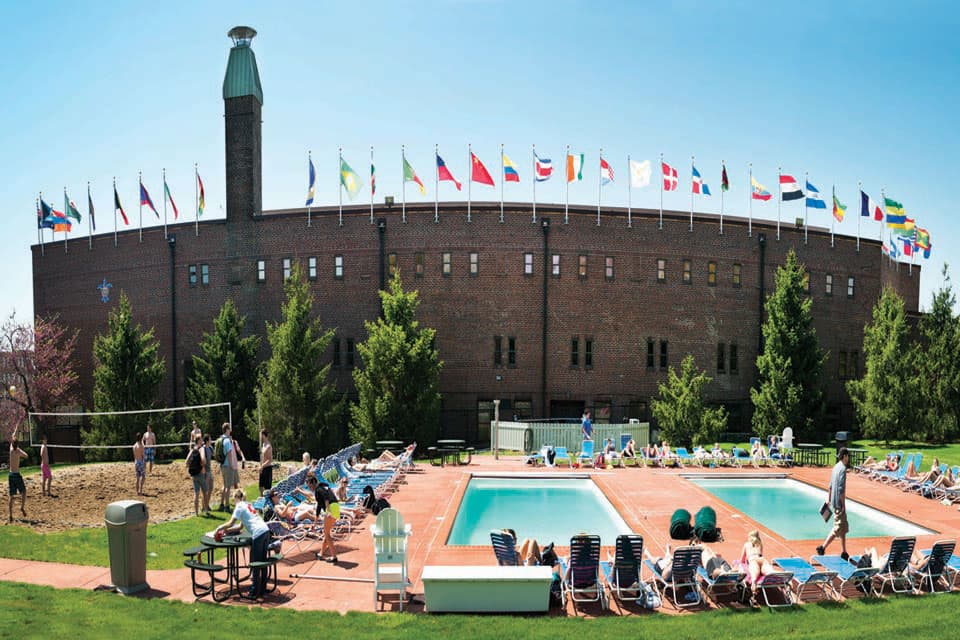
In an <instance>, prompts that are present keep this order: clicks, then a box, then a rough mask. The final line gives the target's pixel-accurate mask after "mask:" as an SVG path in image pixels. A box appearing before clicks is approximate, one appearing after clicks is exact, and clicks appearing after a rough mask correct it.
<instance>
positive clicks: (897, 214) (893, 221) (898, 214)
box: [883, 197, 907, 230]
mask: <svg viewBox="0 0 960 640" xmlns="http://www.w3.org/2000/svg"><path fill="white" fill-rule="evenodd" d="M883 204H884V207H886V209H887V226H888V227H890V228H891V229H898V230H905V229H906V228H907V212H906V211H904V210H903V205H902V204H900V203H899V202H897V201H896V200H891V199H890V198H886V197H884V199H883Z"/></svg>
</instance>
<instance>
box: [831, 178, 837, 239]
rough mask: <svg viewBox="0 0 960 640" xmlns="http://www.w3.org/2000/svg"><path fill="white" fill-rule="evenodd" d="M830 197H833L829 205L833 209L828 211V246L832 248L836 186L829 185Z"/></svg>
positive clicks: (835, 219)
mask: <svg viewBox="0 0 960 640" xmlns="http://www.w3.org/2000/svg"><path fill="white" fill-rule="evenodd" d="M830 195H831V196H833V201H832V202H831V203H830V204H831V206H832V207H833V210H831V211H830V246H831V247H833V227H834V225H835V224H836V223H837V216H836V215H834V211H835V210H836V208H837V185H835V184H832V185H830Z"/></svg>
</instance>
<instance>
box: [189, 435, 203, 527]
mask: <svg viewBox="0 0 960 640" xmlns="http://www.w3.org/2000/svg"><path fill="white" fill-rule="evenodd" d="M207 464H208V463H207V456H206V452H205V451H204V450H203V438H202V437H200V436H197V437H196V438H195V439H194V441H193V447H192V448H191V449H190V453H188V454H187V473H189V474H190V479H191V480H193V515H195V516H198V515H200V496H201V495H204V496H205V495H206V493H207V490H206V485H207V474H206V468H207Z"/></svg>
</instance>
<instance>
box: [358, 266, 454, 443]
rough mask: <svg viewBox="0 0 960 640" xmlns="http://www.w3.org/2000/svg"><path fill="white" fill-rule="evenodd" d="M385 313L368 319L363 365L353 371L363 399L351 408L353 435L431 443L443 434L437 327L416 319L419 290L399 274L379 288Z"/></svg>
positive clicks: (361, 346) (370, 439) (364, 438)
mask: <svg viewBox="0 0 960 640" xmlns="http://www.w3.org/2000/svg"><path fill="white" fill-rule="evenodd" d="M380 301H381V304H382V305H383V317H382V318H379V319H377V321H376V322H366V323H365V327H366V329H367V339H366V341H364V342H363V343H361V344H359V345H358V346H357V350H358V351H359V353H360V357H361V359H362V361H363V368H361V369H356V370H354V372H353V381H354V384H355V385H356V387H357V394H358V396H359V401H358V402H357V403H356V404H354V405H352V406H351V407H350V413H351V416H352V422H351V428H350V436H351V439H353V440H355V441H362V442H365V443H366V444H367V445H368V446H372V445H373V442H374V441H376V440H394V439H395V440H403V441H404V442H411V441H412V442H418V443H422V444H426V443H432V442H434V441H435V440H436V439H437V436H438V434H439V433H440V369H441V368H442V367H443V363H442V362H441V361H440V359H439V355H438V353H437V350H436V349H435V348H434V337H435V335H436V331H435V330H434V329H430V328H421V327H420V323H419V322H418V321H417V320H416V314H417V307H418V306H419V304H420V303H419V301H418V295H417V292H416V291H409V292H404V290H403V285H402V284H401V282H400V274H399V273H396V274H394V276H393V278H392V279H391V280H390V283H389V290H388V291H381V292H380Z"/></svg>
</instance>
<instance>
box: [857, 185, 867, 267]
mask: <svg viewBox="0 0 960 640" xmlns="http://www.w3.org/2000/svg"><path fill="white" fill-rule="evenodd" d="M857 191H859V192H860V215H858V216H857V253H860V221H861V219H862V218H863V184H862V183H861V182H860V181H859V180H857ZM869 212H870V200H869V199H868V200H867V213H869Z"/></svg>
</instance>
